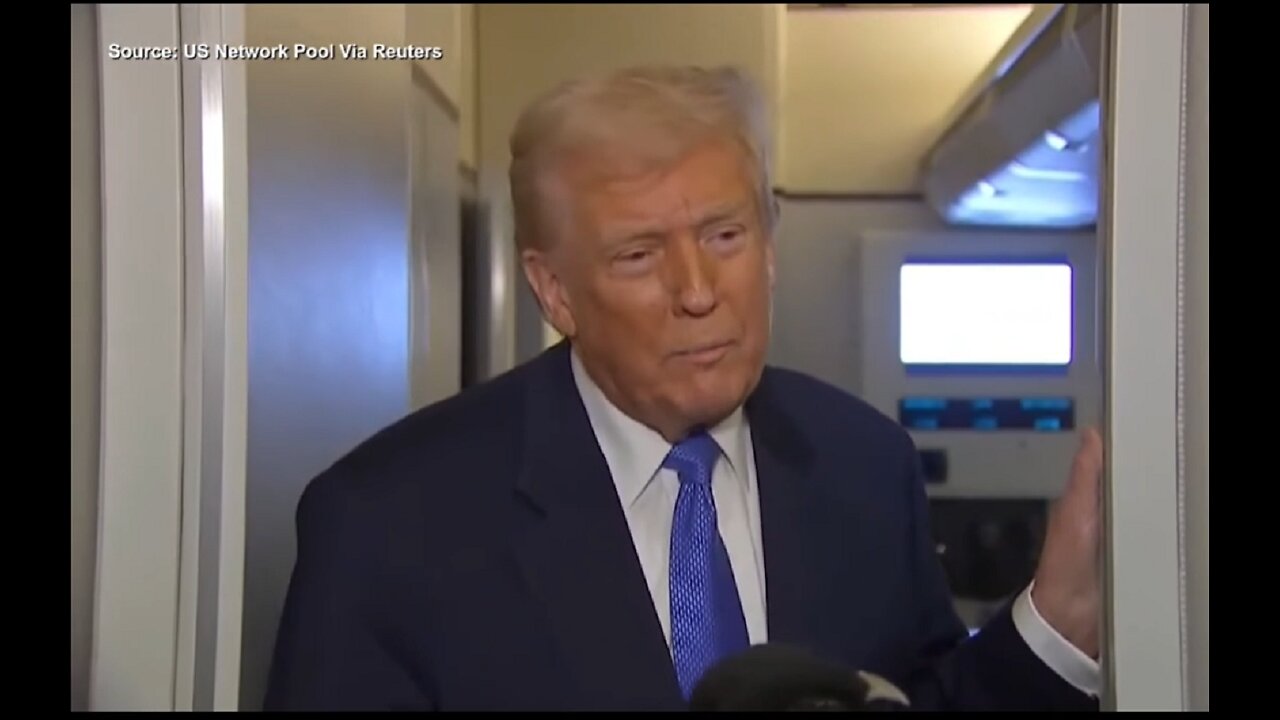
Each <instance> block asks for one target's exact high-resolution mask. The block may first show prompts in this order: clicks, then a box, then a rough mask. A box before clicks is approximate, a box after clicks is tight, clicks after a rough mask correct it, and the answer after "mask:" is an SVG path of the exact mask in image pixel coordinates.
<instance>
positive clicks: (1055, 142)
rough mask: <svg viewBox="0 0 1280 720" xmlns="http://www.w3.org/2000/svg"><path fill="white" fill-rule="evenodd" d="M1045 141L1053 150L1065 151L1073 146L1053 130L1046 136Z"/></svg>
mask: <svg viewBox="0 0 1280 720" xmlns="http://www.w3.org/2000/svg"><path fill="white" fill-rule="evenodd" d="M1044 141H1045V143H1046V144H1047V145H1048V146H1049V147H1051V148H1053V149H1054V150H1065V149H1066V148H1067V146H1068V145H1070V144H1071V143H1070V142H1068V141H1067V139H1066V138H1064V137H1062V136H1061V135H1059V134H1058V133H1056V132H1054V131H1052V130H1049V131H1048V132H1046V133H1045V134H1044Z"/></svg>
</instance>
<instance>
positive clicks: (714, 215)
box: [697, 203, 746, 230]
mask: <svg viewBox="0 0 1280 720" xmlns="http://www.w3.org/2000/svg"><path fill="white" fill-rule="evenodd" d="M744 210H746V204H745V203H737V204H735V205H728V206H721V207H717V208H712V209H711V211H710V212H708V213H707V214H706V215H704V216H703V217H702V219H701V220H699V221H698V224H697V227H698V229H699V230H705V229H706V228H707V226H709V225H715V224H717V223H722V222H725V221H726V220H732V219H734V218H736V217H738V216H740V215H742V213H743V211H744Z"/></svg>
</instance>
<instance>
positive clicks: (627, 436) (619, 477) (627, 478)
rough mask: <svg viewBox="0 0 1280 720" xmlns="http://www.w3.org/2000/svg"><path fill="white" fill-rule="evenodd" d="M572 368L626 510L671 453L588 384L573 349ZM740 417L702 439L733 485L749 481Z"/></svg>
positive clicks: (744, 425)
mask: <svg viewBox="0 0 1280 720" xmlns="http://www.w3.org/2000/svg"><path fill="white" fill-rule="evenodd" d="M569 356H570V362H571V364H572V366H573V379H574V382H575V383H576V384H577V386H578V394H579V395H581V396H582V403H583V405H584V406H585V408H586V410H587V417H588V419H589V420H590V421H591V427H592V429H593V430H594V431H595V435H596V441H597V442H598V443H599V444H600V450H601V452H603V453H604V457H605V461H606V462H607V463H608V465H609V471H610V472H611V473H612V474H613V481H614V484H615V485H617V488H618V496H619V497H620V498H621V499H622V501H623V503H624V504H625V505H626V506H627V507H630V506H631V505H632V504H633V503H634V502H635V501H636V499H638V498H639V497H640V495H641V493H643V492H644V490H645V488H646V487H648V485H649V482H650V481H651V480H652V479H653V478H654V477H655V476H656V475H657V473H658V470H659V469H660V468H661V467H662V461H663V460H664V459H666V457H667V453H668V452H670V451H671V443H669V442H667V441H666V439H665V438H663V437H662V435H661V434H659V433H658V432H657V431H656V430H654V429H653V428H650V427H648V426H647V425H644V424H643V423H640V422H639V421H637V420H635V419H634V418H632V417H631V416H629V415H627V414H626V413H624V412H622V410H620V409H619V408H618V407H617V406H616V405H614V404H613V403H612V402H610V400H609V398H608V397H606V396H605V394H604V391H603V390H601V389H600V386H599V385H597V384H596V383H595V381H594V380H592V378H591V376H590V374H589V373H587V370H586V368H585V367H584V366H583V365H582V361H581V360H580V359H579V358H578V353H577V351H576V350H574V351H571V352H570V353H569ZM748 432H749V431H748V427H747V422H746V417H745V415H744V413H743V412H742V408H741V407H739V408H737V409H736V410H734V411H733V413H732V414H731V415H729V417H727V418H725V419H724V420H723V421H721V422H720V423H719V424H717V425H716V426H715V427H712V428H710V429H709V430H708V434H709V435H711V437H712V438H713V439H714V440H715V441H716V444H718V445H719V446H720V449H721V452H723V453H724V457H725V459H726V460H727V461H728V462H729V467H730V468H731V469H732V470H733V473H732V475H733V477H734V478H736V479H737V481H738V482H741V483H743V487H746V483H747V482H749V477H748V475H749V473H748V470H747V454H748V453H749V452H750V450H749V448H750V439H749V435H748Z"/></svg>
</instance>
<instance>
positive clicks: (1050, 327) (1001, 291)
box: [900, 263, 1071, 365]
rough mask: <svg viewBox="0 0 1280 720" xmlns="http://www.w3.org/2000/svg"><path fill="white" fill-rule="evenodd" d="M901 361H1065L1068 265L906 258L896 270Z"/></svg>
mask: <svg viewBox="0 0 1280 720" xmlns="http://www.w3.org/2000/svg"><path fill="white" fill-rule="evenodd" d="M901 282H902V285H901V306H900V309H901V313H902V315H901V328H900V329H901V343H902V344H901V357H902V362H903V363H904V364H907V365H1066V364H1068V363H1069V362H1070V361H1071V266H1070V265H1067V264H1065V263H1062V264H999V263H991V264H978V263H954V264H944V263H907V264H904V265H903V266H902V276H901Z"/></svg>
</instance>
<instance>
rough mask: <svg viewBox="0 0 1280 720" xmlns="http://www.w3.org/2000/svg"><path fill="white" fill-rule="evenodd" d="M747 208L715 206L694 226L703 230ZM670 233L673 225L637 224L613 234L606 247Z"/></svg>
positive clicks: (657, 237)
mask: <svg viewBox="0 0 1280 720" xmlns="http://www.w3.org/2000/svg"><path fill="white" fill-rule="evenodd" d="M746 209H747V205H746V203H736V204H734V205H721V206H717V207H713V208H711V209H710V210H708V211H707V212H706V213H704V214H703V215H702V217H701V218H699V219H698V220H697V221H696V222H695V223H694V227H695V228H697V230H698V231H699V232H701V231H703V230H706V229H707V228H708V227H709V226H711V225H716V224H718V223H722V222H725V221H727V220H732V219H734V218H736V217H738V216H740V215H741V214H742V213H743V212H744V211H745V210H746ZM670 233H671V227H670V226H669V225H665V224H661V223H656V224H652V225H646V224H637V225H633V226H631V227H628V228H624V229H622V230H620V231H619V232H617V233H616V234H614V235H613V236H611V237H610V238H609V239H608V240H606V241H605V247H606V249H609V250H612V249H614V248H616V247H618V246H620V245H625V244H627V243H630V242H636V241H640V240H662V239H664V238H666V237H667V236H668V235H669V234H670Z"/></svg>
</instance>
